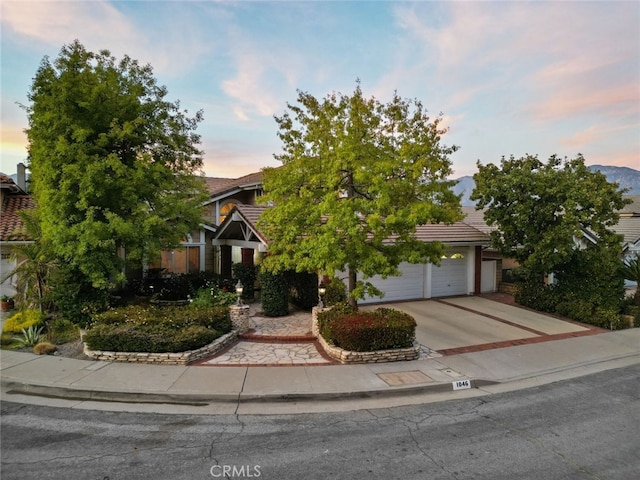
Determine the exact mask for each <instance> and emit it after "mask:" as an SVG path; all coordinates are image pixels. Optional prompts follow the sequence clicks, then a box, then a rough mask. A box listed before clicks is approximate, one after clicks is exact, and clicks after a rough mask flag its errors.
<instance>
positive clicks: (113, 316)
mask: <svg viewBox="0 0 640 480" xmlns="http://www.w3.org/2000/svg"><path fill="white" fill-rule="evenodd" d="M231 329H232V323H231V318H230V316H229V309H228V308H227V307H193V306H185V307H156V306H140V305H132V306H128V307H123V308H117V309H113V310H109V311H107V312H103V313H100V314H97V315H94V316H93V318H92V322H91V325H90V327H89V328H88V329H87V331H86V333H85V335H84V338H83V339H84V342H85V344H86V345H87V348H88V349H89V350H96V351H106V352H144V353H178V352H185V351H189V350H196V349H199V348H201V347H204V346H205V345H208V344H210V343H211V342H213V341H214V340H215V339H217V338H218V337H221V336H222V335H225V334H227V333H229V332H230V331H231Z"/></svg>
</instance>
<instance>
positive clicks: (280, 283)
mask: <svg viewBox="0 0 640 480" xmlns="http://www.w3.org/2000/svg"><path fill="white" fill-rule="evenodd" d="M260 284H261V288H262V295H261V297H262V311H263V313H264V314H265V315H266V316H267V317H282V316H284V315H288V314H289V292H288V287H287V282H286V279H285V276H284V275H283V274H276V273H270V272H261V274H260Z"/></svg>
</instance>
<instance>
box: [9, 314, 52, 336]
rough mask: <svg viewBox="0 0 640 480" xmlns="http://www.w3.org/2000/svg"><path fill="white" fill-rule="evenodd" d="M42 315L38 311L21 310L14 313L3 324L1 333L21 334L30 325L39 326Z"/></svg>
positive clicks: (42, 318) (42, 319)
mask: <svg viewBox="0 0 640 480" xmlns="http://www.w3.org/2000/svg"><path fill="white" fill-rule="evenodd" d="M43 321H44V314H43V313H42V312H40V310H22V311H20V312H17V313H14V314H13V315H11V316H10V317H9V318H7V320H6V321H5V322H4V327H3V328H2V332H3V333H21V332H22V330H23V329H25V330H26V329H28V328H29V327H30V326H32V325H40V324H41V323H42V322H43Z"/></svg>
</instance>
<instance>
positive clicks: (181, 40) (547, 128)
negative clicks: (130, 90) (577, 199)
mask: <svg viewBox="0 0 640 480" xmlns="http://www.w3.org/2000/svg"><path fill="white" fill-rule="evenodd" d="M0 21H1V33H0V41H1V45H0V46H1V55H0V56H1V60H0V66H1V78H0V80H1V83H0V88H1V93H2V98H1V113H0V140H1V159H2V165H1V167H0V170H1V171H3V172H4V173H7V174H11V173H14V172H15V170H16V167H15V166H16V164H17V163H18V162H24V161H26V157H27V139H26V135H25V134H24V132H23V131H24V129H25V128H26V127H27V117H26V113H25V111H24V109H23V108H21V107H20V105H21V104H22V105H27V104H28V99H27V93H28V91H29V88H30V85H31V81H32V79H33V76H34V75H35V73H36V70H37V69H38V66H39V65H40V62H41V61H42V59H43V58H44V57H45V56H48V57H49V58H50V59H51V60H54V59H55V58H56V57H57V56H58V55H59V53H60V49H61V48H62V46H63V45H65V44H69V43H71V42H73V41H74V40H75V39H78V40H79V41H80V43H82V44H83V45H84V46H85V47H86V48H87V49H88V50H91V51H98V50H102V49H107V50H109V51H110V52H111V53H112V54H113V55H114V56H116V57H117V58H122V57H123V56H124V55H129V56H130V57H132V58H134V59H136V60H138V61H139V62H140V63H143V64H146V63H148V64H150V65H151V66H152V67H153V72H154V76H155V77H156V78H157V80H158V83H159V84H161V85H165V86H166V87H167V89H168V92H169V94H168V99H169V100H170V101H176V100H179V101H180V104H181V106H182V107H183V108H185V109H187V110H188V111H189V113H190V114H191V115H193V114H195V112H196V111H198V110H202V111H203V112H204V121H203V122H202V123H201V124H200V125H199V127H198V129H197V133H199V134H200V135H201V136H202V144H201V146H200V147H201V149H202V150H203V151H204V156H203V158H204V173H205V174H206V175H207V176H214V177H232V178H235V177H240V176H242V175H245V174H248V173H252V172H256V171H259V170H260V169H261V168H262V167H265V166H278V165H279V162H278V161H277V160H276V159H275V158H274V154H277V153H279V152H280V151H281V142H280V140H279V138H278V136H277V133H278V127H277V124H276V122H275V120H274V115H275V116H280V115H282V114H283V113H284V112H285V111H286V108H287V103H290V104H294V103H295V102H296V99H297V97H298V91H303V92H307V93H310V94H311V95H313V96H315V97H317V98H323V97H325V96H326V95H328V94H331V93H332V92H341V93H343V94H347V95H349V94H351V93H353V91H354V90H355V87H356V82H357V80H358V79H359V80H360V82H361V88H362V90H363V93H364V95H365V96H367V97H372V96H373V97H375V98H376V99H377V100H379V101H380V102H382V103H385V102H388V101H389V100H390V99H391V98H392V96H393V93H394V91H396V92H397V93H398V95H399V96H401V97H404V98H408V99H418V100H420V101H421V102H422V104H423V106H424V107H425V108H426V109H427V110H428V111H429V114H430V116H431V117H432V118H436V117H437V116H438V115H440V114H441V115H442V118H443V125H446V126H447V127H448V129H449V131H448V133H447V134H446V135H445V136H444V137H443V139H442V143H443V144H445V145H457V146H459V147H460V149H459V150H458V151H457V152H455V153H454V154H453V155H452V156H451V160H452V163H453V170H454V173H453V175H452V177H453V178H458V177H460V176H463V175H473V173H475V172H476V171H477V167H476V162H477V161H480V162H481V163H482V164H485V165H486V164H489V163H495V164H499V162H500V159H501V157H502V156H506V157H509V156H511V155H514V156H515V157H521V156H524V155H526V154H532V155H538V156H539V157H540V158H541V159H542V160H546V159H547V158H548V157H549V156H551V155H552V154H557V155H559V156H561V157H565V156H566V157H568V158H574V157H575V156H576V155H577V154H578V153H582V154H583V155H584V156H585V159H586V163H587V165H595V164H601V165H617V166H626V167H631V168H635V169H640V1H637V0H634V1H627V2H615V1H602V2H598V1H592V2H581V1H552V2H541V1H534V2H524V1H493V2H487V1H474V2H462V1H447V2H435V1H413V2H401V1H393V2H392V1H368V2H366V1H278V2H275V1H234V2H226V1H189V0H183V1H153V0H151V1H145V0H129V1H100V0H85V1H40V2H35V1H31V0H21V1H13V0H2V2H0Z"/></svg>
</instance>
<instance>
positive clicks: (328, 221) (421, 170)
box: [259, 84, 461, 304]
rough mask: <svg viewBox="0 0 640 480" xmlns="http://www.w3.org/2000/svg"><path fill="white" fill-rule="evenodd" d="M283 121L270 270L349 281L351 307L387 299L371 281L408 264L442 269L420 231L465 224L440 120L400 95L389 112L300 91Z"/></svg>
mask: <svg viewBox="0 0 640 480" xmlns="http://www.w3.org/2000/svg"><path fill="white" fill-rule="evenodd" d="M287 107H288V111H287V112H285V113H284V114H283V115H282V116H281V117H276V122H277V123H278V126H279V133H278V135H279V137H280V139H281V140H282V142H283V148H282V153H281V154H280V155H277V156H276V158H277V159H278V160H280V161H281V162H282V166H281V167H279V168H267V169H265V170H264V189H265V196H264V200H265V202H269V203H271V204H272V205H273V208H271V209H268V210H267V211H266V212H265V213H264V214H263V215H262V216H261V219H260V222H259V225H260V228H261V229H262V231H263V232H264V233H265V234H266V235H267V237H268V238H269V239H270V241H271V243H270V245H269V252H270V255H269V257H268V258H267V259H266V261H265V264H264V265H265V268H267V269H269V270H271V271H275V272H277V271H282V270H295V271H299V272H302V271H309V272H317V273H321V274H328V275H333V274H334V273H335V272H336V271H348V272H349V286H348V287H349V292H350V301H351V302H352V303H353V304H355V302H356V299H357V298H363V297H364V295H365V293H370V294H380V292H378V291H377V290H375V289H374V288H373V286H372V285H371V284H368V283H367V282H363V281H362V280H359V279H357V277H356V273H358V272H361V273H362V274H363V279H365V280H366V278H368V277H371V276H373V275H376V274H380V275H383V276H389V275H397V274H398V273H399V272H398V268H397V267H398V265H399V263H400V262H402V261H409V262H414V263H417V262H424V261H433V262H436V263H437V262H438V261H439V257H440V255H441V249H442V246H441V245H440V244H436V243H434V244H428V243H424V242H421V241H419V240H417V239H416V238H415V237H414V233H415V229H416V225H421V224H426V223H430V222H432V223H452V222H455V221H457V220H459V219H460V218H461V213H460V201H459V197H457V196H456V195H454V194H453V192H452V190H451V189H450V187H451V186H452V185H453V184H454V182H452V181H448V180H447V176H448V175H450V174H451V161H450V160H449V156H450V155H451V154H452V153H453V152H455V151H456V150H457V147H455V146H451V147H447V146H444V145H442V144H441V143H440V142H441V137H442V135H444V134H445V133H446V130H445V129H443V128H442V127H441V126H440V123H441V118H440V117H438V118H436V119H434V120H431V119H430V118H429V117H428V115H427V112H426V111H425V110H424V108H423V107H422V104H421V103H420V102H419V101H417V100H406V99H402V98H400V97H399V96H398V95H397V94H394V96H393V99H392V100H391V101H390V102H389V103H386V104H383V103H381V102H379V101H378V100H376V99H375V98H364V96H363V94H362V91H361V89H360V85H359V84H358V86H357V88H356V90H355V91H354V93H353V94H352V95H343V94H340V93H333V94H330V95H328V96H326V97H325V98H324V99H320V100H319V99H316V98H315V97H313V96H312V95H310V94H308V93H304V92H298V100H297V104H294V105H291V104H289V105H287Z"/></svg>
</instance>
